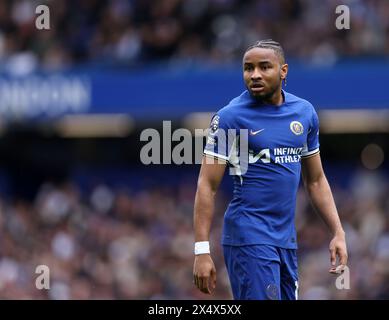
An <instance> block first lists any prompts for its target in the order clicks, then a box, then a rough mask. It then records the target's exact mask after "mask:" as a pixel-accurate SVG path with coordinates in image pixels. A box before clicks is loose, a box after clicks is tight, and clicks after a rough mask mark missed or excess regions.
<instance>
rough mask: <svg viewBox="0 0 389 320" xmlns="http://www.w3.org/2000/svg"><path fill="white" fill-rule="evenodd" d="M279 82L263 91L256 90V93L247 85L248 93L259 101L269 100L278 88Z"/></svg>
mask: <svg viewBox="0 0 389 320" xmlns="http://www.w3.org/2000/svg"><path fill="white" fill-rule="evenodd" d="M280 86H281V82H280V83H278V84H277V85H275V86H272V87H270V88H269V90H266V91H265V92H258V93H253V92H252V91H251V89H250V88H249V87H247V86H246V87H247V90H248V91H249V92H250V95H251V96H252V97H253V98H254V99H256V100H259V101H268V100H271V99H272V98H273V96H274V94H275V93H276V92H278V90H279V89H280Z"/></svg>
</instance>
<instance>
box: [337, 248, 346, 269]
mask: <svg viewBox="0 0 389 320" xmlns="http://www.w3.org/2000/svg"><path fill="white" fill-rule="evenodd" d="M347 259H348V257H347V254H346V252H344V251H341V252H340V253H339V262H340V264H341V265H343V266H346V265H347ZM343 269H344V267H343Z"/></svg>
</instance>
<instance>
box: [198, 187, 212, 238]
mask: <svg viewBox="0 0 389 320" xmlns="http://www.w3.org/2000/svg"><path fill="white" fill-rule="evenodd" d="M215 194H216V192H215V191H213V190H212V188H211V187H210V186H207V185H205V184H204V185H201V184H199V186H198V188H197V192H196V198H195V203H194V217H193V220H194V221H193V222H194V232H195V241H196V242H198V241H209V233H210V229H211V224H212V219H213V214H214V207H215Z"/></svg>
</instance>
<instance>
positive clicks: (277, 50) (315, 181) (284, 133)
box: [193, 40, 347, 300]
mask: <svg viewBox="0 0 389 320" xmlns="http://www.w3.org/2000/svg"><path fill="white" fill-rule="evenodd" d="M287 73H288V65H287V64H286V63H285V57H284V52H283V49H282V47H281V46H280V44H279V43H277V42H275V41H273V40H262V41H259V42H257V43H256V44H254V45H253V46H251V47H249V48H248V49H247V50H246V52H245V54H244V57H243V78H244V81H245V84H246V87H247V90H246V91H244V92H243V93H242V94H241V95H240V96H238V97H236V98H235V99H233V100H232V101H231V102H230V103H229V104H228V105H227V106H225V107H224V108H222V109H221V110H219V111H218V112H217V114H215V115H214V117H213V118H212V120H211V127H210V131H209V135H208V138H207V144H206V146H205V149H204V156H203V160H202V165H201V170H200V173H199V179H198V184H197V192H196V198H195V204H194V231H195V250H194V251H195V260H194V267H193V276H194V283H195V285H196V286H197V287H198V288H199V289H200V290H201V291H202V292H204V293H208V294H210V293H212V291H213V289H214V288H215V286H216V269H215V265H214V263H213V261H212V258H211V255H210V246H209V233H210V228H211V222H212V218H213V211H214V199H215V195H216V192H217V190H218V187H219V184H220V182H221V180H222V177H223V175H224V172H225V169H226V167H227V166H228V167H230V168H231V167H233V168H235V175H234V192H233V198H232V200H231V202H230V204H229V206H228V208H227V210H226V212H225V216H224V224H223V234H222V245H223V253H224V260H225V264H226V267H227V272H228V276H229V279H230V283H231V287H232V293H233V296H234V298H235V299H240V300H247V299H250V300H264V299H297V289H298V274H297V256H296V251H297V238H296V230H295V225H294V216H295V206H296V193H297V189H298V185H299V181H300V173H302V178H303V182H304V186H305V188H306V190H307V192H308V194H309V197H310V199H311V201H312V204H313V205H314V207H315V209H316V211H317V212H318V213H319V214H320V215H321V217H322V218H323V219H324V221H325V222H326V224H327V225H328V227H329V230H330V232H331V235H332V240H331V242H330V244H329V251H330V262H331V268H330V269H329V272H331V273H339V272H342V271H343V270H344V268H345V266H346V264H347V248H346V241H345V233H344V230H343V228H342V225H341V222H340V219H339V216H338V212H337V209H336V206H335V203H334V199H333V196H332V193H331V189H330V186H329V184H328V182H327V179H326V177H325V174H324V172H323V168H322V164H321V159H320V153H319V120H318V116H317V114H316V111H315V109H314V107H313V106H312V104H311V103H309V102H308V101H306V100H304V99H301V98H299V97H297V96H295V95H293V94H290V93H288V92H286V91H284V90H283V89H282V82H283V81H285V80H286V76H287ZM241 129H247V130H248V131H246V132H248V134H246V136H247V137H248V138H247V139H248V141H247V145H248V147H247V150H248V161H247V162H248V165H247V170H245V172H244V173H243V170H239V166H240V165H241V163H242V161H241V160H242V159H239V157H240V156H241V155H240V154H239V152H238V151H237V146H238V143H235V142H236V141H234V142H233V143H230V142H231V141H229V142H228V144H227V141H226V140H228V138H226V139H221V138H220V137H221V135H219V134H218V133H219V131H222V130H223V131H224V132H226V133H227V132H228V130H237V132H238V133H237V135H236V140H237V139H238V138H239V130H241ZM227 145H228V146H232V147H231V148H230V147H226V146H227ZM207 157H211V158H213V159H212V160H214V161H209V160H210V159H209V158H208V159H207ZM215 158H216V159H217V161H215V160H216V159H215ZM337 258H338V261H337ZM337 263H338V265H337Z"/></svg>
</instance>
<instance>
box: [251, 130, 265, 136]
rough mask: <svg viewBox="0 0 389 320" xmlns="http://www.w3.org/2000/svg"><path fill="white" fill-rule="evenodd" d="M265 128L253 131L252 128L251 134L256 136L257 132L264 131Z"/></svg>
mask: <svg viewBox="0 0 389 320" xmlns="http://www.w3.org/2000/svg"><path fill="white" fill-rule="evenodd" d="M263 130H265V129H260V130H257V131H253V130H252V129H251V130H250V134H251V135H252V136H255V135H256V134H258V133H260V132H262V131H263Z"/></svg>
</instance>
